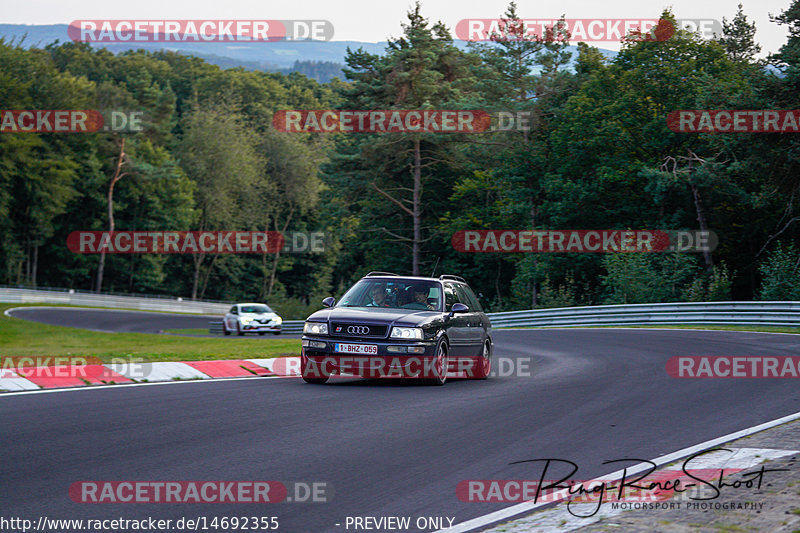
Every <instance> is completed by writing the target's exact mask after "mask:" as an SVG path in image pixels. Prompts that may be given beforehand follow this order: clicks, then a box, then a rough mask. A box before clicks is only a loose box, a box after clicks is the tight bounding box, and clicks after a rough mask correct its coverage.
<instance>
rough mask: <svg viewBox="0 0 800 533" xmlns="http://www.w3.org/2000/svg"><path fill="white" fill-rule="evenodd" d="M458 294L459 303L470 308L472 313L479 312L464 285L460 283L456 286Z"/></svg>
mask: <svg viewBox="0 0 800 533" xmlns="http://www.w3.org/2000/svg"><path fill="white" fill-rule="evenodd" d="M456 294H458V301H459V302H461V303H462V304H464V305H466V306H468V307H469V310H470V311H477V309H475V304H474V302H472V301H471V300H470V298H469V295H468V294H467V291H466V287H465V286H464V285H461V284H460V283H459V284H458V285H456Z"/></svg>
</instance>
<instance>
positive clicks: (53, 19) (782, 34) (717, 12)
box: [0, 0, 791, 55]
mask: <svg viewBox="0 0 800 533" xmlns="http://www.w3.org/2000/svg"><path fill="white" fill-rule="evenodd" d="M739 2H740V0H705V1H702V2H699V1H697V0H671V1H668V2H662V1H656V0H644V1H636V0H610V1H608V2H596V1H591V2H590V1H581V0H558V1H555V0H537V1H536V2H533V1H526V0H518V1H517V5H518V13H519V15H520V16H521V17H522V18H530V19H537V18H538V19H542V18H558V17H559V16H560V15H561V14H562V13H564V14H566V16H567V18H603V19H609V18H625V19H635V18H645V19H652V18H658V16H659V15H660V14H661V11H662V10H663V9H664V8H665V7H668V6H671V7H672V9H673V12H674V13H675V15H676V16H677V18H679V19H681V18H683V19H717V20H721V19H722V18H723V17H726V18H727V19H729V20H730V19H731V18H733V16H734V14H735V13H736V6H737V4H738V3H739ZM790 2H791V0H758V1H754V0H741V3H742V4H743V6H744V11H745V13H746V14H747V15H748V17H749V18H750V19H751V20H753V21H755V22H756V25H757V28H758V33H757V34H756V39H757V40H758V42H759V43H760V44H761V46H762V49H763V52H775V51H777V50H778V48H779V47H780V46H781V45H782V44H783V43H784V42H785V41H786V35H787V31H786V28H785V27H781V26H778V25H777V24H773V23H772V22H770V20H769V15H770V14H772V15H777V14H779V13H780V12H781V11H783V10H784V9H787V8H788V7H789V5H790ZM412 5H413V2H412V1H403V0H399V1H398V0H295V1H285V0H284V1H281V2H275V1H257V0H223V1H220V0H191V1H182V0H175V1H171V2H169V1H166V2H165V1H164V0H136V1H135V2H108V1H106V0H103V1H99V0H69V1H67V2H64V1H63V0H58V1H56V0H25V1H22V2H20V1H19V0H0V7H1V8H2V10H0V12H1V13H2V16H0V22H2V23H13V24H59V23H60V24H67V23H69V22H72V21H73V20H82V19H101V20H105V19H124V20H143V19H147V20H162V19H246V20H251V19H267V20H276V19H277V20H285V19H326V20H329V21H331V22H332V23H333V26H334V30H335V33H334V37H333V39H334V40H336V41H343V40H354V41H369V42H376V41H383V40H386V38H387V37H389V36H392V37H397V36H399V35H400V34H401V32H402V30H401V28H400V23H401V21H405V14H406V12H407V11H408V10H409V8H410V7H411V6H412ZM507 5H508V0H424V1H423V2H422V8H423V14H424V15H425V16H426V17H427V18H428V19H430V20H431V21H436V20H441V21H442V22H444V23H445V24H446V25H447V26H448V27H450V29H451V31H452V30H453V29H454V27H455V25H456V23H457V22H458V21H459V20H461V19H468V18H498V17H500V16H501V15H502V13H503V12H504V11H505V8H506V7H507ZM592 44H593V45H595V46H598V47H601V48H608V49H612V50H618V49H619V43H605V42H603V43H592ZM762 55H764V53H762Z"/></svg>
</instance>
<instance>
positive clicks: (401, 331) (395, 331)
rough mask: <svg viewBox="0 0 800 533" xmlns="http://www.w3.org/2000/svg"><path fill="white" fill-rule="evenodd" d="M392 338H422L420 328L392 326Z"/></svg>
mask: <svg viewBox="0 0 800 533" xmlns="http://www.w3.org/2000/svg"><path fill="white" fill-rule="evenodd" d="M389 337H390V338H392V339H422V338H423V335H422V328H392V334H391V335H390V336H389Z"/></svg>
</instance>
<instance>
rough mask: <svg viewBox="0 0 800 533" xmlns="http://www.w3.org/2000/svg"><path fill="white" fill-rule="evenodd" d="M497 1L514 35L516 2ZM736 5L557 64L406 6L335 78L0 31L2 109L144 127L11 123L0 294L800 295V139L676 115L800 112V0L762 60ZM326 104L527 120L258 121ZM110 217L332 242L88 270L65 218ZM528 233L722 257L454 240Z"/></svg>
mask: <svg viewBox="0 0 800 533" xmlns="http://www.w3.org/2000/svg"><path fill="white" fill-rule="evenodd" d="M498 15H500V16H502V17H503V18H505V19H508V20H509V21H511V22H512V23H510V24H508V25H507V26H506V28H507V30H505V31H508V32H512V33H513V31H514V28H515V26H514V24H513V21H514V20H516V19H517V17H518V15H517V12H516V6H515V5H514V4H513V3H512V4H511V5H510V6H509V8H508V10H507V12H506V13H504V14H502V15H501V14H498ZM653 15H658V13H654V14H653ZM730 15H731V19H730V20H728V19H725V21H724V24H723V26H724V32H723V34H722V35H719V36H717V38H716V39H714V40H704V39H701V38H700V37H699V36H697V35H695V34H692V33H690V32H688V31H685V30H678V31H675V32H674V34H672V36H671V37H670V38H669V39H667V40H663V41H649V40H643V39H635V38H630V39H628V40H626V41H625V42H624V43H623V46H622V49H621V51H620V53H619V54H618V55H617V56H616V57H615V58H614V59H613V60H610V61H609V60H607V59H605V58H604V56H603V55H602V54H601V53H600V52H599V51H598V50H597V49H596V48H593V47H591V46H588V45H586V44H584V43H580V44H579V46H578V53H577V57H570V52H569V51H567V49H566V45H567V42H564V41H560V40H548V39H542V40H539V39H535V38H513V37H514V36H513V35H508V36H506V37H507V38H501V39H497V40H496V41H495V42H488V43H473V44H471V45H470V47H469V48H468V49H467V50H459V49H458V48H457V47H456V46H454V44H453V38H452V36H451V32H450V30H449V29H448V28H446V27H445V26H444V25H443V24H441V23H432V22H430V21H428V20H427V19H426V18H425V17H424V6H422V7H421V6H420V5H419V4H418V5H417V6H416V7H415V8H414V9H412V10H411V11H410V12H409V13H408V16H407V20H406V21H404V23H403V26H402V27H403V34H402V36H401V37H399V38H397V39H394V40H391V41H389V44H388V46H387V48H386V50H385V53H384V54H381V55H374V54H370V53H367V52H364V51H363V50H349V51H348V55H347V57H346V58H345V61H344V62H345V68H344V79H343V80H341V79H339V78H334V79H332V80H331V81H330V82H328V83H324V84H321V83H318V82H317V81H315V80H313V79H309V78H308V77H306V76H304V75H302V74H299V73H291V74H288V75H285V74H281V73H267V72H261V71H248V70H244V69H241V68H234V69H221V68H220V67H218V66H215V65H211V64H209V63H207V62H205V61H203V60H202V59H199V58H194V57H187V56H183V55H178V54H174V53H171V52H167V51H164V52H155V53H153V52H145V51H129V52H124V53H120V54H118V55H114V54H112V53H111V52H109V51H107V50H103V49H92V48H91V47H89V46H88V45H86V44H82V43H74V42H69V43H66V44H53V45H49V46H46V47H44V48H28V49H26V48H24V47H22V46H21V45H20V44H19V43H15V42H7V41H0V101H1V102H2V104H1V105H0V107H2V108H3V109H9V110H11V109H16V110H20V109H44V110H55V109H135V110H141V111H143V112H144V114H143V116H144V117H145V119H144V127H143V129H142V131H138V132H117V133H112V132H104V131H99V132H94V133H25V132H19V133H0V284H6V285H11V286H39V287H43V286H49V287H65V288H75V289H84V290H100V291H104V292H105V291H109V292H124V293H147V294H164V295H174V296H183V297H186V298H198V299H200V298H202V299H215V300H227V301H233V300H261V301H267V302H269V303H271V304H273V305H274V306H275V307H276V308H277V309H278V311H279V312H282V313H283V314H284V316H285V317H287V318H303V316H302V315H303V313H305V312H306V311H307V310H309V309H315V308H318V307H319V304H318V302H319V300H321V299H322V298H323V297H324V296H327V295H330V294H334V295H336V296H338V295H340V294H341V291H342V290H344V289H345V288H346V287H347V286H348V284H350V283H351V282H353V281H354V280H356V279H358V277H360V276H362V275H363V274H365V273H366V272H368V271H371V270H387V271H392V272H397V273H403V274H406V273H407V274H411V273H415V274H420V275H430V274H431V273H432V272H435V273H436V274H437V275H438V274H441V273H454V274H459V275H462V276H464V277H465V278H467V280H468V281H469V282H470V284H471V285H472V286H473V288H475V291H476V292H477V293H479V294H480V297H481V298H482V300H483V303H484V305H485V306H486V307H487V308H488V309H489V310H492V311H500V310H511V309H528V308H531V307H555V306H569V305H590V304H600V303H636V302H656V301H663V302H669V301H707V300H725V299H769V300H800V247H798V243H800V231H798V227H800V224H799V223H798V222H800V206H799V205H798V203H800V138H799V137H798V136H797V135H798V134H792V133H784V134H779V133H729V134H721V133H717V134H713V133H676V132H673V131H671V130H670V129H669V128H668V125H667V120H666V117H667V115H668V114H669V113H670V112H672V111H675V110H680V109H796V108H799V107H800V90H799V89H800V0H794V2H793V3H792V4H791V5H790V6H789V7H788V8H787V10H786V11H784V12H783V13H782V14H781V15H779V16H777V17H776V19H775V21H774V23H776V24H780V25H782V26H783V27H786V28H788V29H789V38H788V41H787V42H786V43H785V44H784V45H783V46H782V47H781V48H780V50H778V51H775V52H774V53H772V54H770V55H768V57H767V59H758V57H760V48H759V46H758V44H757V42H756V40H755V38H754V35H755V27H754V25H753V24H752V23H751V22H749V21H748V19H747V17H746V16H745V15H744V13H743V12H742V8H741V6H740V8H739V11H738V12H737V13H731V14H730ZM661 17H662V18H663V19H666V20H674V15H673V14H672V13H671V12H669V11H665V12H664V13H663V14H661ZM654 18H655V17H654ZM570 65H574V67H573V66H570ZM329 66H330V65H326V64H320V65H310V66H309V68H328V67H329ZM330 108H336V109H484V110H510V111H524V112H529V113H530V116H531V117H532V120H531V124H532V127H531V128H530V129H529V130H524V131H487V132H484V133H481V134H466V133H463V134H462V133H424V132H409V133H358V134H347V133H335V134H325V133H283V132H279V131H276V129H275V128H274V127H273V125H272V116H273V114H274V113H275V112H276V111H278V110H287V109H330ZM112 182H113V185H112ZM110 189H113V194H111V192H110ZM109 198H111V199H112V204H111V207H113V210H110V209H109ZM795 200H797V202H796V201H795ZM110 214H111V215H112V216H113V223H114V228H115V229H116V230H151V231H155V230H247V231H263V230H269V231H282V232H297V231H308V232H312V231H324V232H325V234H326V240H325V251H324V252H318V253H281V254H262V255H258V254H256V255H248V254H242V255H233V254H219V255H214V254H195V255H192V254H184V255H181V254H168V255H159V254H151V255H146V254H123V255H115V254H107V255H105V256H103V257H102V258H101V256H99V255H92V254H76V253H73V252H71V251H70V250H69V249H68V248H67V246H66V240H67V235H69V234H70V233H71V232H73V231H76V230H98V231H101V230H108V229H109V223H110V220H109V215H110ZM532 228H536V229H548V228H552V229H582V230H585V229H606V228H608V229H640V228H648V229H686V230H697V229H710V230H713V231H714V232H715V233H716V234H717V236H718V237H719V246H718V247H717V249H716V250H715V251H714V252H713V253H711V254H706V255H703V254H687V253H683V254H680V253H651V254H648V253H620V254H597V253H462V252H459V251H457V250H455V249H454V247H453V245H452V244H451V237H452V235H453V234H454V233H456V232H457V231H460V230H464V229H532Z"/></svg>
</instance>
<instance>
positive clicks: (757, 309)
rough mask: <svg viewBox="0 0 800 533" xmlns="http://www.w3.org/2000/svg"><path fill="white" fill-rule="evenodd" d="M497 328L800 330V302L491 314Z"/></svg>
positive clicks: (594, 307) (660, 305) (599, 307)
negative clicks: (693, 326)
mask: <svg viewBox="0 0 800 533" xmlns="http://www.w3.org/2000/svg"><path fill="white" fill-rule="evenodd" d="M489 318H490V320H491V321H492V327H494V328H509V327H567V326H624V325H647V324H709V325H718V324H738V325H761V326H798V327H800V302H698V303H695V302H689V303H666V304H628V305H598V306H588V307H560V308H554V309H531V310H526V311H509V312H504V313H489Z"/></svg>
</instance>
